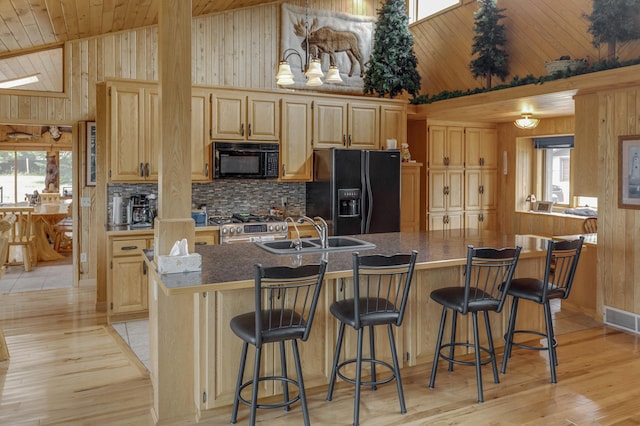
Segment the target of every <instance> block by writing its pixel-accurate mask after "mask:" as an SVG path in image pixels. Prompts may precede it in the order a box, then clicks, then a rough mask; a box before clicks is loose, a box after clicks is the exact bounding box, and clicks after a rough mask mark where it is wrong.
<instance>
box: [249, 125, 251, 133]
mask: <svg viewBox="0 0 640 426" xmlns="http://www.w3.org/2000/svg"><path fill="white" fill-rule="evenodd" d="M249 136H251V123H249Z"/></svg>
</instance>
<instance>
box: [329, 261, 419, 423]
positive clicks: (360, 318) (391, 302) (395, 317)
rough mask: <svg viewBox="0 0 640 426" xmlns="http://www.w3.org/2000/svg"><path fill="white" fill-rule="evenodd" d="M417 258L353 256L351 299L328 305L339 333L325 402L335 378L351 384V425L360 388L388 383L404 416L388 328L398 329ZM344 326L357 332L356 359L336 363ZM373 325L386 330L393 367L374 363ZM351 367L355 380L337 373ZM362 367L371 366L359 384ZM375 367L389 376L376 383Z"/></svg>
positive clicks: (356, 414)
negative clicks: (364, 352) (392, 384)
mask: <svg viewBox="0 0 640 426" xmlns="http://www.w3.org/2000/svg"><path fill="white" fill-rule="evenodd" d="M417 254H418V253H417V252H416V251H415V250H414V251H413V252H411V254H396V255H392V256H383V255H369V256H360V255H359V254H358V253H353V298H349V299H343V300H339V301H337V302H334V303H333V304H331V307H330V311H331V314H333V316H334V317H336V318H337V319H338V320H339V321H340V329H339V331H338V340H337V343H336V352H335V355H334V358H333V368H332V370H331V379H330V381H329V391H328V393H327V401H331V398H332V397H333V388H334V384H335V381H336V376H339V377H340V378H341V379H342V380H344V381H346V382H349V383H351V384H354V385H355V402H354V407H353V424H354V425H358V422H359V417H360V387H361V386H371V387H372V389H373V390H375V389H376V386H377V385H381V384H384V383H389V382H390V381H392V380H394V379H395V381H396V386H397V388H398V399H399V400H400V412H401V413H402V414H404V413H406V412H407V409H406V406H405V403H404V394H403V391H402V379H401V377H400V365H399V363H398V354H397V351H396V346H395V342H394V340H393V330H392V328H391V326H392V325H395V326H396V327H399V326H400V325H401V324H402V319H403V317H404V311H405V307H406V304H407V299H408V297H409V287H410V286H411V279H412V277H413V269H414V267H415V264H416V256H417ZM346 325H349V326H351V327H353V328H354V329H355V330H356V331H357V332H358V343H357V352H356V358H355V359H348V360H345V361H342V362H339V360H340V351H341V349H342V340H343V337H344V329H345V326H346ZM376 325H386V326H387V333H388V335H389V345H390V347H391V356H392V358H393V365H391V364H389V363H388V362H386V361H382V360H379V359H376V356H375V340H374V333H373V327H374V326H376ZM365 327H369V351H370V354H369V355H370V356H369V358H365V357H363V355H362V338H363V332H364V328H365ZM352 363H355V364H356V372H355V374H356V377H355V379H354V378H351V377H347V376H345V375H344V374H343V373H342V372H341V371H340V370H341V369H342V367H344V366H346V365H347V364H352ZM362 363H369V364H370V366H371V380H370V381H362ZM376 365H381V366H384V367H386V368H388V369H389V370H391V376H390V377H385V378H382V379H379V378H378V376H377V374H376Z"/></svg>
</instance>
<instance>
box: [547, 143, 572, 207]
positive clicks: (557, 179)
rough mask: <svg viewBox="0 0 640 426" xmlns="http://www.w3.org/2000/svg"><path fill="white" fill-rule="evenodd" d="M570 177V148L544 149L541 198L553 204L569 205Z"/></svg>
mask: <svg viewBox="0 0 640 426" xmlns="http://www.w3.org/2000/svg"><path fill="white" fill-rule="evenodd" d="M570 179H571V149H570V148H547V149H545V153H544V176H543V183H544V186H543V198H544V199H545V200H548V201H553V202H554V204H562V205H569V193H570V189H571V180H570Z"/></svg>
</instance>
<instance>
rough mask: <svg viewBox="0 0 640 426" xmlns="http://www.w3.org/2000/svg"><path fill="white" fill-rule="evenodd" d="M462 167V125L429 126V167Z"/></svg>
mask: <svg viewBox="0 0 640 426" xmlns="http://www.w3.org/2000/svg"><path fill="white" fill-rule="evenodd" d="M433 167H449V168H455V167H461V168H463V167H464V127H458V126H429V168H433Z"/></svg>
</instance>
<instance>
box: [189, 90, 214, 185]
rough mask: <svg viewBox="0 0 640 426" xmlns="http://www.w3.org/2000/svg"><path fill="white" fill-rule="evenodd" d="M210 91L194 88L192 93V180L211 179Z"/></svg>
mask: <svg viewBox="0 0 640 426" xmlns="http://www.w3.org/2000/svg"><path fill="white" fill-rule="evenodd" d="M209 105H210V104H209V93H208V92H207V91H204V90H195V89H194V90H193V91H192V93H191V180H192V181H198V182H202V181H209V180H211V167H210V163H211V154H210V150H209V146H210V143H209V116H210V112H209Z"/></svg>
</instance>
